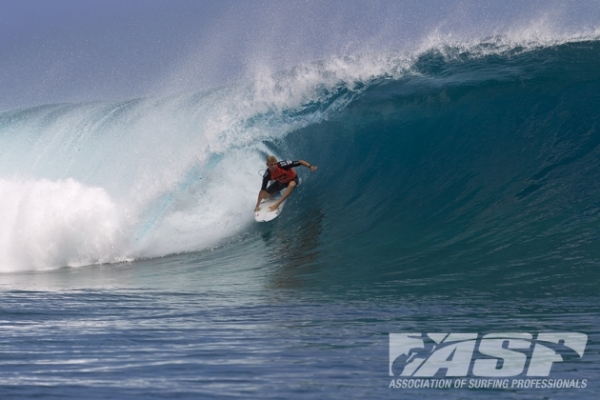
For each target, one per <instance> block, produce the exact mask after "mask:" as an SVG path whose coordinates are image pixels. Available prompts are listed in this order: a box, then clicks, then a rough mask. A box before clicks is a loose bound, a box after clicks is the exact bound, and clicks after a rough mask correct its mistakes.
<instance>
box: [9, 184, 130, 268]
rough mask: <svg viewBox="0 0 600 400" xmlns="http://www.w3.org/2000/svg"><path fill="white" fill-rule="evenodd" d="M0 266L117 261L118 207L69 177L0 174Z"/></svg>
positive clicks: (104, 195) (98, 191) (99, 190)
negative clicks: (9, 177) (22, 177)
mask: <svg viewBox="0 0 600 400" xmlns="http://www.w3.org/2000/svg"><path fill="white" fill-rule="evenodd" d="M0 221H2V229H1V230H0V272H10V271H17V270H23V269H49V268H56V267H60V266H80V265H86V264H94V263H106V262H115V261H119V260H120V259H121V258H120V257H121V256H122V249H120V248H119V247H120V246H119V245H120V243H123V240H122V235H121V231H120V227H121V225H122V218H121V215H120V212H119V210H118V209H117V207H116V206H115V204H114V203H113V202H112V200H111V199H110V197H109V196H108V195H107V193H106V192H105V191H104V190H103V189H102V188H97V187H87V186H84V185H82V184H80V183H78V182H76V181H75V180H73V179H66V180H62V181H56V182H51V181H48V180H44V179H43V180H6V179H0Z"/></svg>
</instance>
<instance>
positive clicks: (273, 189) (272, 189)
mask: <svg viewBox="0 0 600 400" xmlns="http://www.w3.org/2000/svg"><path fill="white" fill-rule="evenodd" d="M292 181H293V182H296V186H298V185H299V184H300V179H298V176H296V177H295V178H294V179H292V180H291V181H290V182H292ZM290 182H288V183H281V182H279V181H275V182H273V183H271V184H270V185H269V187H268V188H267V193H269V194H270V195H274V194H275V193H277V192H281V191H282V190H283V189H285V188H286V187H288V185H289V184H290Z"/></svg>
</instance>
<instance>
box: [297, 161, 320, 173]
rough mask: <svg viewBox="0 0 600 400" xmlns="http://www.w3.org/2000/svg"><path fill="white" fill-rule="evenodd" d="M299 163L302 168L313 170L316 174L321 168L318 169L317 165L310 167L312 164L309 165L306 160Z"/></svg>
mask: <svg viewBox="0 0 600 400" xmlns="http://www.w3.org/2000/svg"><path fill="white" fill-rule="evenodd" d="M298 163H299V164H301V165H302V166H304V167H306V168H308V169H310V170H311V172H315V171H316V170H317V168H319V167H317V166H316V165H310V163H309V162H307V161H304V160H298Z"/></svg>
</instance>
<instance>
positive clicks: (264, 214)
mask: <svg viewBox="0 0 600 400" xmlns="http://www.w3.org/2000/svg"><path fill="white" fill-rule="evenodd" d="M280 198H281V193H279V194H277V195H275V196H273V197H271V198H270V199H266V200H263V201H261V202H260V205H259V206H258V211H255V212H254V219H255V220H256V222H268V221H272V220H274V219H275V218H277V217H278V216H279V214H281V210H283V206H285V202H286V201H287V199H285V200H284V201H283V203H281V204H280V205H279V207H278V208H277V209H276V210H275V211H271V210H269V207H271V206H272V205H273V204H275V203H276V202H277V201H278V200H279V199H280Z"/></svg>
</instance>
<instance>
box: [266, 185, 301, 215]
mask: <svg viewBox="0 0 600 400" xmlns="http://www.w3.org/2000/svg"><path fill="white" fill-rule="evenodd" d="M296 186H297V185H296V181H295V180H294V181H291V182H290V183H288V185H287V189H285V192H283V196H281V198H280V199H279V200H278V201H277V203H275V204H273V205H272V206H271V207H269V210H271V211H275V210H277V208H278V207H279V206H280V205H281V203H283V201H284V200H285V199H287V198H288V197H289V195H290V194H292V192H293V191H294V189H296Z"/></svg>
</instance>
